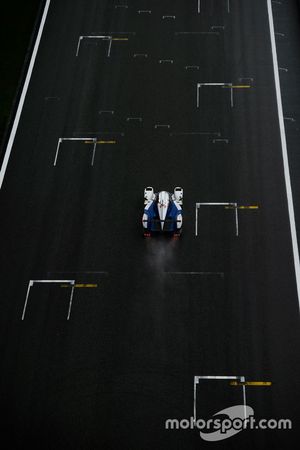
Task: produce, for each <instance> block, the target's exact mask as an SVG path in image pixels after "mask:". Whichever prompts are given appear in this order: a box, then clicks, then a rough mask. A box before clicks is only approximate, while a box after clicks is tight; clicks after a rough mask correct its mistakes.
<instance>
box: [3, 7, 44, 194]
mask: <svg viewBox="0 0 300 450" xmlns="http://www.w3.org/2000/svg"><path fill="white" fill-rule="evenodd" d="M50 2H51V0H47V1H46V4H45V8H44V12H43V16H42V19H41V23H40V27H39V31H38V34H37V37H36V40H35V44H34V48H33V52H32V55H31V60H30V64H29V67H28V70H27V75H26V78H25V82H24V86H23V90H22V94H21V97H20V101H19V104H18V108H17V112H16V115H15V119H14V123H13V126H12V129H11V132H10V136H9V140H8V144H7V147H6V150H5V154H4V158H3V162H2V166H1V171H0V189H1V188H2V184H3V180H4V177H5V173H6V169H7V165H8V161H9V158H10V155H11V150H12V147H13V145H14V141H15V137H16V133H17V130H18V126H19V122H20V117H21V114H22V111H23V106H24V102H25V98H26V94H27V91H28V87H29V83H30V80H31V75H32V72H33V68H34V64H35V60H36V56H37V52H38V49H39V45H40V42H41V39H42V35H43V31H44V26H45V22H46V19H47V14H48V10H49V6H50Z"/></svg>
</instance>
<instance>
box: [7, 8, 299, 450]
mask: <svg viewBox="0 0 300 450" xmlns="http://www.w3.org/2000/svg"><path fill="white" fill-rule="evenodd" d="M51 3H52V4H51V7H50V10H49V15H48V18H47V22H46V26H45V30H44V34H43V39H42V41H41V46H40V50H39V54H38V57H37V61H36V66H35V70H34V72H33V76H32V80H31V84H30V87H29V91H28V96H27V100H26V103H25V105H24V109H23V114H22V117H21V121H20V124H19V129H18V133H17V136H16V139H15V144H14V147H13V152H12V155H11V160H10V163H9V166H8V170H7V173H6V177H5V180H4V184H3V187H2V191H1V195H0V208H1V222H0V248H1V253H0V266H1V272H0V273H1V303H0V308H1V310H0V321H1V322H0V330H1V355H2V356H1V363H2V368H1V375H0V379H1V387H0V392H1V404H2V411H3V419H2V426H3V432H2V435H1V438H2V440H3V441H5V442H7V444H6V447H5V448H25V447H28V446H30V447H31V448H42V449H54V448H55V449H69V448H72V449H87V450H90V449H104V450H109V449H113V450H119V449H120V450H121V449H122V450H127V449H128V450H135V449H136V450H148V449H151V450H152V449H154V448H155V449H159V450H169V449H172V450H173V449H178V450H190V449H198V448H204V449H206V448H212V447H216V448H219V449H226V450H227V449H240V448H243V449H259V450H260V449H266V448H271V446H272V447H273V449H277V448H278V449H279V448H280V449H282V448H293V447H292V446H293V443H294V442H295V439H296V438H298V437H299V432H298V430H297V425H298V423H299V404H300V398H299V397H300V396H299V383H298V379H299V376H300V364H299V362H300V361H299V337H300V334H299V304H298V298H297V291H296V283H295V275H294V262H293V254H292V243H291V235H290V228H289V217H288V208H287V199H286V191H285V180H284V172H283V163H282V152H281V146H280V135H279V127H278V116H277V104H276V95H275V85H274V75H273V66H272V54H271V45H270V34H269V28H268V27H269V25H268V14H267V5H266V2H265V1H262V0H252V1H251V2H249V1H247V0H242V1H241V0H239V1H238V0H232V1H231V3H230V7H231V12H230V13H228V11H227V2H226V1H224V4H223V5H222V4H221V2H220V1H217V0H215V1H214V0H211V1H208V0H203V1H202V11H201V14H200V15H198V14H197V2H196V1H195V2H192V1H191V2H183V1H179V0H176V1H174V0H173V1H171V0H165V1H164V2H158V1H150V0H148V1H146V0H139V1H138V0H131V1H130V2H128V8H119V7H116V6H118V5H121V4H123V5H125V4H126V2H124V3H122V2H120V3H114V2H109V1H105V0H102V1H96V0H89V2H87V1H84V0H76V1H75V0H72V1H71V0H64V1H59V0H52V2H51ZM183 3H184V4H183ZM283 7H284V6H282V8H283ZM138 10H151V11H152V12H151V14H147V13H141V14H139V13H138ZM275 14H278V11H277V10H275ZM164 15H167V16H173V15H174V16H175V19H173V18H168V17H167V18H165V19H163V18H162V17H163V16H164ZM291 20H292V19H291ZM293 20H294V19H293ZM216 27H217V28H216ZM222 27H224V29H223V28H222ZM186 32H197V34H184V33H186ZM199 32H201V33H199ZM205 32H209V34H206V33H205ZM104 33H106V34H108V33H112V36H113V38H114V39H116V38H118V39H128V40H113V41H112V46H111V54H110V57H108V56H107V55H108V48H109V42H108V41H103V40H97V41H95V40H90V41H86V40H83V41H82V43H81V47H80V52H79V55H78V57H76V56H75V55H76V47H77V43H78V39H79V36H81V35H102V34H104ZM211 33H212V34H211ZM143 55H144V56H143ZM145 55H147V56H145ZM164 60H171V61H173V63H172V62H170V61H164ZM160 61H161V62H160ZM187 66H198V67H196V68H195V67H192V68H191V67H187ZM186 67H187V68H186ZM205 82H210V83H216V82H226V83H233V85H245V84H247V85H248V84H250V85H251V88H250V89H234V107H233V108H231V105H230V89H226V88H225V89H224V88H222V87H203V88H201V89H200V91H201V92H200V107H199V108H198V109H197V103H196V101H197V97H196V94H197V83H205ZM103 111H106V112H103ZM107 111H113V114H112V113H109V112H107ZM128 118H140V119H141V120H130V119H129V120H128ZM156 125H165V126H164V127H162V126H158V127H157V126H156ZM166 125H167V126H166ZM195 133H196V134H195ZM75 137H76V138H78V137H84V138H87V137H96V138H97V139H98V140H99V141H102V142H103V141H115V143H114V144H103V143H102V144H98V145H97V150H96V154H95V160H94V165H93V167H92V166H91V159H92V154H93V145H92V144H90V143H84V142H81V143H79V142H74V141H73V142H63V143H62V145H61V148H60V152H59V155H58V160H57V165H56V167H54V166H53V162H54V158H55V152H56V147H57V142H58V139H59V138H75ZM215 139H217V141H214V140H215ZM219 139H226V140H228V141H219ZM147 185H152V186H154V187H155V189H156V190H159V189H167V190H172V189H173V188H174V187H175V186H183V188H184V192H185V202H184V212H185V224H184V234H183V236H182V239H180V240H169V239H164V238H163V237H160V238H158V239H151V240H144V239H143V238H142V230H141V222H140V221H141V214H142V209H143V189H144V187H145V186H147ZM196 202H237V203H238V204H239V205H258V206H259V209H258V210H239V233H240V235H239V237H236V236H235V221H234V211H233V210H231V209H223V208H209V207H207V208H202V209H201V210H200V214H199V233H198V236H197V237H196V236H195V204H196ZM297 207H298V210H299V204H298V205H297ZM175 272H176V273H175ZM178 272H180V273H178ZM191 272H197V274H195V273H194V274H191ZM200 272H201V273H200ZM51 279H52V280H65V279H66V280H73V279H74V280H76V283H77V284H82V283H84V284H86V283H88V284H97V288H79V287H76V288H75V290H74V297H73V303H72V310H71V316H70V320H69V321H67V320H66V319H67V314H68V308H69V298H70V291H71V289H70V287H61V283H59V284H57V285H52V286H49V285H45V284H44V285H40V284H35V285H34V286H33V288H32V289H31V292H30V296H29V300H28V304H27V309H26V314H25V318H24V320H23V321H22V320H21V319H22V312H23V307H24V302H25V298H26V291H27V287H28V282H29V280H51ZM205 375H207V376H217V375H219V376H220V375H225V376H230V375H236V376H245V377H246V380H254V381H257V380H262V381H271V382H272V383H273V384H272V386H271V387H268V388H266V387H259V388H258V387H247V388H246V393H247V404H249V405H250V406H251V407H252V408H253V409H254V410H255V414H256V417H257V418H289V419H291V420H292V421H293V424H294V428H293V430H291V431H280V430H274V431H271V430H266V431H262V430H254V431H243V432H242V433H240V434H238V435H237V436H235V437H232V438H230V439H227V440H224V441H221V442H217V443H206V442H205V441H203V440H201V439H200V437H199V435H198V433H197V432H196V431H190V430H186V431H183V430H182V431H166V430H165V429H164V423H165V420H166V419H167V418H178V419H182V418H190V417H191V416H192V415H193V394H194V392H193V389H194V377H195V376H205ZM220 383H223V385H224V393H225V392H226V394H223V393H221V394H220V395H221V396H222V399H218V396H217V393H219V390H220V389H216V390H215V391H214V389H211V387H207V389H202V390H201V392H200V386H199V387H198V389H199V394H198V395H197V408H198V410H199V411H203V414H205V413H206V414H208V415H210V414H214V413H216V412H217V411H219V410H221V409H222V408H224V407H229V406H234V405H235V404H236V402H237V391H236V390H237V389H241V388H240V387H233V386H231V387H230V388H229V386H228V383H227V381H220ZM210 386H212V385H210ZM214 392H215V398H213V397H214ZM239 392H241V390H240V391H239ZM223 395H225V398H226V402H225V404H224V398H223Z"/></svg>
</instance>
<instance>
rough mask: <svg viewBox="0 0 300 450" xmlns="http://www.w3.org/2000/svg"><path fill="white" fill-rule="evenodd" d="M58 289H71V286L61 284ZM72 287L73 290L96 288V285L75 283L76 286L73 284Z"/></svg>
mask: <svg viewBox="0 0 300 450" xmlns="http://www.w3.org/2000/svg"><path fill="white" fill-rule="evenodd" d="M60 287H61V288H72V287H73V285H72V284H62V285H61V286H60ZM74 287H75V288H97V287H98V284H84V283H81V284H79V283H77V284H74Z"/></svg>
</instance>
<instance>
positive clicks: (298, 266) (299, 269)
mask: <svg viewBox="0 0 300 450" xmlns="http://www.w3.org/2000/svg"><path fill="white" fill-rule="evenodd" d="M267 3H268V15H269V26H270V36H271V47H272V57H273V69H274V77H275V87H276V98H277V107H278V119H279V129H280V137H281V148H282V157H283V168H284V178H285V186H286V193H287V202H288V211H289V220H290V229H291V236H292V246H293V256H294V266H295V275H296V285H297V293H298V303H299V308H300V261H299V250H298V239H297V231H296V221H295V212H294V202H293V192H292V185H291V176H290V169H289V159H288V150H287V142H286V134H285V125H284V118H283V107H282V98H281V88H280V78H279V67H278V59H277V49H276V39H275V29H274V19H273V10H272V1H271V0H267Z"/></svg>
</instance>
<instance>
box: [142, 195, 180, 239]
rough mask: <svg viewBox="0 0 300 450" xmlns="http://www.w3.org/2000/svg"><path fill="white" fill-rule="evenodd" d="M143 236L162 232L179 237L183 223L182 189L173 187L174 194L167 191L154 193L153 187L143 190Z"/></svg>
mask: <svg viewBox="0 0 300 450" xmlns="http://www.w3.org/2000/svg"><path fill="white" fill-rule="evenodd" d="M144 205H145V206H144V214H143V219H142V223H143V228H144V236H145V237H150V236H152V234H156V233H158V232H164V233H168V234H171V235H173V236H180V234H181V231H182V222H183V212H182V205H183V189H182V188H181V187H175V189H174V193H173V194H170V193H169V192H167V191H160V192H157V193H155V192H154V189H153V187H151V186H149V187H146V188H145V190H144Z"/></svg>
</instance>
